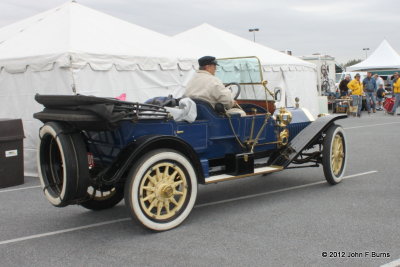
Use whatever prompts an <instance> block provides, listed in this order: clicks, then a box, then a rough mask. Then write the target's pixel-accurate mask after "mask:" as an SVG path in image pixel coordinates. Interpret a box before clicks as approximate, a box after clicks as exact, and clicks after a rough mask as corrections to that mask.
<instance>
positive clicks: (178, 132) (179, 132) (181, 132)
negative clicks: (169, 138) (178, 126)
mask: <svg viewBox="0 0 400 267" xmlns="http://www.w3.org/2000/svg"><path fill="white" fill-rule="evenodd" d="M184 132H185V131H176V133H177V134H183V133H184Z"/></svg>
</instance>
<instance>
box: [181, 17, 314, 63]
mask: <svg viewBox="0 0 400 267" xmlns="http://www.w3.org/2000/svg"><path fill="white" fill-rule="evenodd" d="M174 38H176V39H177V40H179V41H184V42H188V43H192V44H194V45H198V46H200V47H203V48H205V49H206V51H207V52H208V54H211V55H213V56H215V57H219V58H223V57H241V56H257V57H258V58H259V59H260V61H261V64H262V65H298V66H307V67H312V68H315V65H314V64H312V63H309V62H306V61H303V60H301V59H298V58H296V57H293V56H289V55H286V54H284V53H282V52H279V51H276V50H274V49H272V48H269V47H266V46H264V45H260V44H258V43H255V42H252V41H249V40H247V39H244V38H242V37H239V36H237V35H234V34H231V33H228V32H225V31H223V30H220V29H218V28H215V27H213V26H211V25H209V24H206V23H204V24H202V25H199V26H197V27H195V28H193V29H190V30H187V31H185V32H182V33H179V34H177V35H175V36H174Z"/></svg>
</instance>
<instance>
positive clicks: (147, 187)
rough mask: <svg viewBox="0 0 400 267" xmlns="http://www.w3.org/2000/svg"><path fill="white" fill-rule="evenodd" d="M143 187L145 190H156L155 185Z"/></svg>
mask: <svg viewBox="0 0 400 267" xmlns="http://www.w3.org/2000/svg"><path fill="white" fill-rule="evenodd" d="M142 188H143V189H144V190H147V191H151V192H154V191H155V190H156V189H155V188H154V187H153V186H143V187H142Z"/></svg>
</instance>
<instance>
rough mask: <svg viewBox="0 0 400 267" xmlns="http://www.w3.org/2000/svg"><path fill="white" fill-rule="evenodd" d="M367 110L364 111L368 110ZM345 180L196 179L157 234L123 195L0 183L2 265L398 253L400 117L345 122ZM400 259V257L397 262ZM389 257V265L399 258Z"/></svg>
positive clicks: (364, 258) (356, 261) (298, 262)
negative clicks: (71, 199) (89, 196)
mask: <svg viewBox="0 0 400 267" xmlns="http://www.w3.org/2000/svg"><path fill="white" fill-rule="evenodd" d="M364 113H365V112H364ZM339 124H341V125H342V126H343V127H344V128H345V131H346V136H347V142H348V146H349V149H348V156H349V158H348V162H347V169H346V174H345V176H346V179H345V180H344V181H343V182H342V183H340V184H338V185H335V186H330V185H328V184H327V183H326V182H325V179H324V176H323V171H322V168H306V169H292V170H285V171H283V172H279V173H274V174H270V175H268V176H256V177H252V178H248V179H242V180H234V181H229V182H223V183H219V184H212V185H207V186H199V195H198V198H197V204H196V207H195V208H194V209H193V211H192V213H191V214H190V215H189V217H188V219H187V220H186V221H185V222H184V223H183V224H182V225H181V226H179V227H178V228H176V229H173V230H171V231H167V232H163V233H152V232H149V231H148V230H145V229H143V228H142V227H140V226H139V225H137V224H135V223H134V222H132V221H131V220H130V218H129V215H128V212H127V211H126V209H125V206H124V203H123V202H121V203H120V204H119V205H118V206H116V207H115V208H113V209H110V210H106V211H100V212H93V211H88V210H86V209H84V208H82V207H80V206H68V207H66V208H55V207H53V206H51V204H49V203H48V202H47V200H46V199H45V197H44V196H43V194H42V192H41V189H40V187H39V181H38V179H37V178H33V177H26V179H25V184H24V185H21V186H17V187H9V188H3V189H0V203H1V204H0V206H1V209H0V266H117V265H118V266H380V265H384V264H387V263H390V262H396V261H398V259H400V246H399V244H400V230H399V222H400V215H399V207H400V171H399V158H400V154H399V152H400V143H399V136H400V116H389V115H384V113H383V112H378V113H376V114H372V115H371V116H368V115H367V114H363V116H362V117H361V118H352V117H351V118H348V119H345V120H341V121H340V122H339ZM398 264H399V265H400V261H399V262H398ZM399 265H396V263H392V265H391V266H399Z"/></svg>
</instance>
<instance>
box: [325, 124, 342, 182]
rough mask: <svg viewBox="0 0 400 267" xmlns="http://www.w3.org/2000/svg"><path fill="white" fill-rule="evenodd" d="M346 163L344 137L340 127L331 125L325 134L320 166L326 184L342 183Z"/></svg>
mask: <svg viewBox="0 0 400 267" xmlns="http://www.w3.org/2000/svg"><path fill="white" fill-rule="evenodd" d="M346 162H347V146H346V136H345V134H344V131H343V128H342V127H340V126H338V125H335V124H333V125H332V126H330V127H329V129H328V131H327V132H326V135H325V138H324V141H323V150H322V166H323V169H324V174H325V179H326V180H327V181H328V183H330V184H331V185H335V184H338V183H340V182H341V181H342V179H343V175H344V171H345V169H346Z"/></svg>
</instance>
